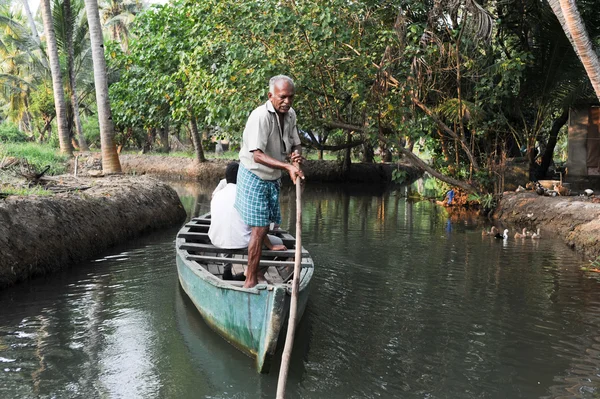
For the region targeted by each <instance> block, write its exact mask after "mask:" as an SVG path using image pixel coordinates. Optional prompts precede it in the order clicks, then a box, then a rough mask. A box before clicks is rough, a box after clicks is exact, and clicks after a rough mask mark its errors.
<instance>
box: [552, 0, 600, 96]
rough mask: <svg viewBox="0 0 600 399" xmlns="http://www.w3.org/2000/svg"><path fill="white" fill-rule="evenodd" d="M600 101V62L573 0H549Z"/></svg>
mask: <svg viewBox="0 0 600 399" xmlns="http://www.w3.org/2000/svg"><path fill="white" fill-rule="evenodd" d="M548 3H549V4H550V6H551V7H552V11H553V12H554V14H555V15H556V17H557V18H558V20H559V22H560V23H561V25H562V27H563V30H564V31H565V34H566V35H567V37H568V38H569V40H570V41H571V44H572V45H573V48H574V49H575V52H576V53H577V55H578V56H579V59H580V60H581V63H582V64H583V67H584V68H585V71H586V72H587V75H588V77H589V79H590V82H591V83H592V86H593V87H594V91H595V92H596V96H597V97H598V99H600V61H599V60H598V56H597V55H596V52H595V51H594V48H593V47H592V42H591V41H590V38H589V36H588V33H587V30H586V29H585V25H584V24H583V20H582V19H581V15H579V11H578V10H577V5H576V4H575V2H574V1H573V0H548Z"/></svg>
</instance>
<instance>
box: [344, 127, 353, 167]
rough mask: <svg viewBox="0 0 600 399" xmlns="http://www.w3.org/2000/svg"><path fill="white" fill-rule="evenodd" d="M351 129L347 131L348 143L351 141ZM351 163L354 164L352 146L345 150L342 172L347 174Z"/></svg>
mask: <svg viewBox="0 0 600 399" xmlns="http://www.w3.org/2000/svg"><path fill="white" fill-rule="evenodd" d="M351 133H352V132H351V131H350V130H348V131H347V132H346V144H348V143H350V141H351ZM350 165H352V148H351V147H347V148H346V151H344V161H343V164H342V174H344V175H346V174H348V173H350Z"/></svg>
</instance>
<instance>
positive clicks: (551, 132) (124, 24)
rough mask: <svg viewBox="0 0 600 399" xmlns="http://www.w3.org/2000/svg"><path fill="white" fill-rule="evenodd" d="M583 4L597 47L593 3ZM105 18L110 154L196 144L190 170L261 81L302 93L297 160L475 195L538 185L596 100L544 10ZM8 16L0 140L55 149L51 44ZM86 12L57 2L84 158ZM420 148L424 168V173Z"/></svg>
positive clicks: (311, 6)
mask: <svg viewBox="0 0 600 399" xmlns="http://www.w3.org/2000/svg"><path fill="white" fill-rule="evenodd" d="M15 3H16V2H15ZM19 4H21V3H20V2H19ZM577 4H578V8H579V11H580V13H581V15H582V17H583V20H584V21H585V23H586V28H587V32H588V33H589V35H590V37H591V39H592V41H593V43H595V44H596V45H597V44H598V41H599V39H600V16H599V15H598V13H597V12H596V11H595V9H594V4H595V3H594V2H592V1H578V2H577ZM100 7H101V13H100V14H101V16H102V17H103V23H104V28H105V29H106V35H105V36H108V37H109V38H110V39H111V40H109V41H107V42H106V44H105V47H106V50H105V57H106V59H107V61H108V67H109V72H110V103H111V107H112V113H113V120H114V123H115V129H116V136H115V139H116V143H117V145H119V146H125V147H129V148H139V149H144V150H150V149H153V148H154V149H162V150H163V151H168V150H169V148H170V146H171V145H172V144H173V142H175V143H177V142H178V141H182V142H184V143H190V142H191V143H193V144H194V148H195V157H196V158H197V159H198V161H203V160H204V147H203V145H204V146H206V145H207V144H211V141H210V140H209V137H210V136H212V137H216V138H227V139H229V140H230V141H231V142H232V143H233V144H235V143H236V142H237V141H238V140H239V138H240V135H241V132H242V129H243V125H244V123H245V120H246V117H247V115H248V113H249V112H250V111H251V110H252V109H253V108H254V107H255V106H257V105H258V104H260V103H262V102H264V101H265V100H266V93H267V90H268V88H267V82H268V79H269V77H270V76H272V75H275V74H280V73H283V74H287V75H290V76H291V77H292V78H294V79H295V81H296V84H297V96H296V97H297V99H296V103H295V109H296V110H297V112H298V115H299V124H300V128H301V129H302V132H303V140H304V141H305V145H306V146H309V147H312V148H314V149H316V150H318V151H320V152H321V154H322V151H324V150H327V151H340V152H341V154H344V156H343V159H344V160H345V164H346V165H348V162H350V159H351V156H352V155H354V156H359V157H360V159H361V160H362V161H364V162H372V161H373V160H374V155H375V153H378V154H381V156H382V157H383V158H384V160H388V161H391V160H392V157H393V156H394V155H396V154H397V155H401V156H405V157H408V158H409V160H411V161H413V162H414V163H417V164H419V165H421V166H422V167H424V168H426V169H427V170H429V171H430V173H432V174H434V175H435V176H437V177H438V178H440V179H443V180H445V181H448V182H450V183H451V184H455V185H458V186H461V187H463V188H465V189H467V190H469V191H471V190H473V187H475V189H476V190H479V191H491V192H497V191H498V190H501V189H502V176H503V173H504V168H505V167H506V159H507V158H514V157H519V156H525V157H526V159H527V162H528V163H529V165H530V171H531V172H530V174H531V178H532V179H535V178H540V177H542V176H544V175H546V174H547V173H548V170H549V168H550V166H551V163H552V159H553V154H554V149H555V146H556V143H557V140H559V138H560V135H564V134H565V132H564V131H565V129H562V130H561V128H562V127H563V126H564V125H565V123H566V121H567V117H568V108H569V107H570V106H573V105H575V104H577V103H579V102H587V103H589V102H590V101H593V99H594V98H595V96H594V92H593V90H592V86H591V85H590V80H589V79H588V76H587V75H586V71H585V70H584V69H583V67H582V65H581V62H580V61H579V59H578V57H577V55H576V53H575V52H574V50H573V46H572V45H571V43H570V42H569V40H568V38H567V36H566V35H565V33H564V30H563V28H562V27H561V25H560V23H559V21H558V20H557V18H556V17H555V14H554V13H553V11H552V9H551V7H550V5H549V4H548V3H546V2H545V1H539V0H525V1H516V0H507V1H480V2H479V3H477V2H475V1H470V0H465V1H449V2H440V1H413V0H386V1H371V0H363V1H353V2H348V1H344V0H332V1H329V2H320V1H291V2H277V1H264V2H240V1H231V0H218V1H217V0H172V1H171V2H169V3H168V4H166V5H154V6H152V7H150V8H146V9H141V8H140V7H138V6H137V3H136V2H129V1H127V0H120V1H117V0H115V1H110V2H105V3H102V2H101V3H100ZM16 9H17V8H16V7H14V6H13V7H12V8H11V7H9V6H8V5H6V6H4V7H1V8H0V15H1V19H0V24H1V25H2V27H3V32H2V33H1V34H0V43H1V44H2V45H0V52H2V55H3V56H4V61H2V64H1V65H0V68H1V69H2V74H1V75H0V82H2V85H3V91H2V95H3V97H0V106H1V110H2V111H1V112H0V118H3V119H6V120H7V121H8V122H9V123H13V125H10V126H8V125H5V127H3V128H1V129H0V132H4V131H6V132H8V133H5V136H6V137H11V138H13V137H14V138H19V137H20V138H21V139H22V136H23V135H19V134H18V133H15V131H14V127H15V125H18V126H19V129H20V131H21V132H23V133H24V136H25V138H26V139H27V140H34V141H40V142H47V143H56V141H57V139H56V138H55V137H56V135H53V134H52V132H51V128H52V122H53V120H54V119H55V114H56V113H55V110H54V106H53V105H54V104H53V101H52V84H51V83H50V81H49V72H48V67H47V62H46V61H44V60H45V53H44V51H43V49H44V43H43V42H42V45H41V46H42V49H41V50H40V46H39V44H38V45H36V43H39V38H38V41H36V40H35V39H36V38H37V33H35V32H34V31H33V30H32V29H30V27H28V25H27V22H26V18H25V17H24V16H23V15H21V14H20V13H19V12H17V11H15V10H16ZM69 9H70V10H71V12H67V11H68V10H69ZM84 14H85V9H84V7H83V2H82V1H81V0H73V1H66V0H53V16H54V27H55V31H56V33H57V42H58V44H59V46H58V48H59V54H60V57H61V61H62V62H61V65H62V67H63V68H64V69H65V73H64V76H68V71H67V69H68V64H69V63H68V62H66V61H67V60H68V58H69V57H68V51H67V50H68V47H69V46H67V44H68V42H69V36H68V35H67V33H68V32H72V34H71V36H72V37H73V39H71V41H72V43H73V44H74V48H73V63H74V68H73V70H74V73H75V79H74V80H73V81H70V80H69V79H64V86H65V92H66V93H70V92H73V91H74V92H75V93H76V95H75V96H70V95H66V96H65V97H66V101H67V103H68V109H69V114H68V122H69V126H68V128H69V132H70V137H72V138H73V140H72V142H73V144H74V145H77V144H78V135H77V132H76V117H75V114H76V112H75V107H74V106H73V105H74V103H78V104H77V105H78V107H79V109H80V110H81V114H82V120H83V126H84V128H83V131H84V132H83V133H84V134H83V136H84V138H85V140H86V141H87V143H88V144H90V145H91V146H92V147H93V146H94V145H96V146H97V145H98V141H99V130H98V127H97V122H94V115H95V105H94V101H95V99H94V92H93V84H92V83H93V81H92V75H91V74H92V71H91V60H90V56H89V51H88V49H89V40H88V39H87V37H88V36H87V33H86V32H87V31H86V29H87V24H86V19H85V16H84ZM69 16H70V17H69ZM129 21H131V23H129ZM37 25H38V27H39V25H40V24H39V21H38V22H37ZM71 82H74V83H75V84H71ZM74 86H75V87H74ZM6 126H8V127H6ZM561 132H562V133H561ZM0 139H1V140H5V138H4V137H1V138H0ZM11 140H12V139H11ZM417 148H418V149H419V150H421V151H423V150H426V151H427V152H428V153H429V154H431V155H432V159H431V162H430V163H429V164H425V163H423V162H422V161H421V159H419V158H418V157H417V156H415V155H414V154H415V152H414V151H413V150H416V149H417Z"/></svg>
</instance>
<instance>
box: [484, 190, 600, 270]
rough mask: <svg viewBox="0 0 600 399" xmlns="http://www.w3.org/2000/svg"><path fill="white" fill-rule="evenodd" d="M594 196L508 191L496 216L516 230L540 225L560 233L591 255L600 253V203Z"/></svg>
mask: <svg viewBox="0 0 600 399" xmlns="http://www.w3.org/2000/svg"><path fill="white" fill-rule="evenodd" d="M595 201H596V199H595V198H585V197H561V196H559V197H544V196H540V195H537V194H535V193H533V192H522V193H505V195H504V196H503V198H502V200H501V201H500V204H499V205H498V207H497V209H496V211H495V212H494V215H493V218H494V219H495V220H497V221H499V222H500V223H502V224H503V225H506V226H511V227H514V229H513V230H512V234H514V231H515V230H517V229H519V228H523V227H527V228H528V229H529V230H536V229H537V228H539V229H540V231H541V234H542V237H544V236H559V237H561V238H562V239H563V241H564V242H565V243H566V244H567V245H568V246H569V247H571V248H573V249H575V250H577V251H579V252H581V253H583V254H584V255H585V256H587V257H590V259H595V258H597V257H599V256H600V203H597V202H595Z"/></svg>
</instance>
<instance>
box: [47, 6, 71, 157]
mask: <svg viewBox="0 0 600 399" xmlns="http://www.w3.org/2000/svg"><path fill="white" fill-rule="evenodd" d="M40 8H41V11H42V19H43V21H44V31H45V34H46V44H47V46H48V58H49V59H50V72H51V73H52V87H53V91H54V106H55V108H56V119H57V125H58V140H59V143H60V150H61V152H63V153H64V154H68V155H73V148H72V147H71V142H70V140H69V129H68V128H67V107H66V104H65V93H64V91H63V80H62V72H61V70H60V60H59V58H58V46H57V45H56V36H55V34H54V26H53V20H52V10H51V9H50V0H42V1H41V2H40Z"/></svg>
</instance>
